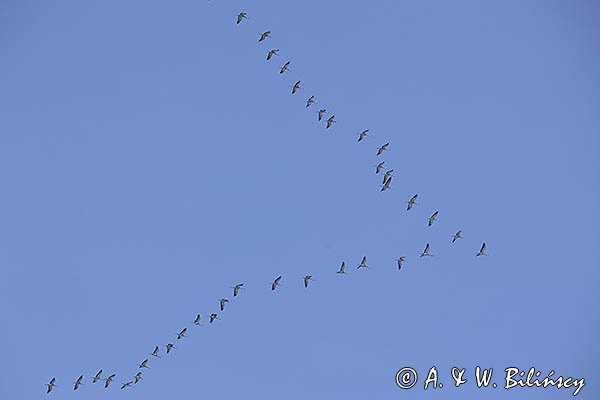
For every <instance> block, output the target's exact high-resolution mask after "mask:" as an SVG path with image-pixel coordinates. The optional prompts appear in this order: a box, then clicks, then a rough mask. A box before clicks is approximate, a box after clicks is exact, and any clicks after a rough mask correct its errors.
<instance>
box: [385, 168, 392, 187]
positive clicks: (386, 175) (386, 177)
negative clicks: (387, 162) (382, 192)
mask: <svg viewBox="0 0 600 400" xmlns="http://www.w3.org/2000/svg"><path fill="white" fill-rule="evenodd" d="M393 172H394V170H393V169H388V170H387V171H385V174H384V175H383V183H384V184H385V181H386V180H387V179H388V178H390V177H392V176H393V175H392V173H393Z"/></svg>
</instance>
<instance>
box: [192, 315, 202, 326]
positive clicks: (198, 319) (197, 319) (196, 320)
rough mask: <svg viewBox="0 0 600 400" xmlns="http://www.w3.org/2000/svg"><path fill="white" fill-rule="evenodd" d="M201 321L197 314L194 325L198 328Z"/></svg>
mask: <svg viewBox="0 0 600 400" xmlns="http://www.w3.org/2000/svg"><path fill="white" fill-rule="evenodd" d="M201 319H202V317H200V314H197V315H196V318H194V325H196V326H199V325H200V320H201Z"/></svg>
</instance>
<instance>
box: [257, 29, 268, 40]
mask: <svg viewBox="0 0 600 400" xmlns="http://www.w3.org/2000/svg"><path fill="white" fill-rule="evenodd" d="M270 37H271V31H266V32H263V33H261V34H260V38H259V39H258V41H259V42H262V41H263V40H265V39H266V38H270Z"/></svg>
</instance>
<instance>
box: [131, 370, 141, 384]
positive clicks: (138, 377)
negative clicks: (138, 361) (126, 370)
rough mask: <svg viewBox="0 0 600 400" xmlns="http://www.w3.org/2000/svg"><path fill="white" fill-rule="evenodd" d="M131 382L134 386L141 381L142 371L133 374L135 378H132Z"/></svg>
mask: <svg viewBox="0 0 600 400" xmlns="http://www.w3.org/2000/svg"><path fill="white" fill-rule="evenodd" d="M133 380H134V382H133V383H134V384H135V383H138V382H139V381H141V380H142V371H140V372H138V373H137V374H135V376H134V377H133Z"/></svg>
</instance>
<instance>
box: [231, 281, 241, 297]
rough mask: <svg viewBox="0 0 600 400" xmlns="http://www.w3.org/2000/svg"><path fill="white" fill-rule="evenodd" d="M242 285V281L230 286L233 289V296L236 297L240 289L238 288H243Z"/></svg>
mask: <svg viewBox="0 0 600 400" xmlns="http://www.w3.org/2000/svg"><path fill="white" fill-rule="evenodd" d="M242 286H244V284H243V283H238V284H237V285H235V286H234V287H232V289H233V297H236V296H237V295H238V292H239V291H240V289H244V288H243V287H242Z"/></svg>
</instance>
